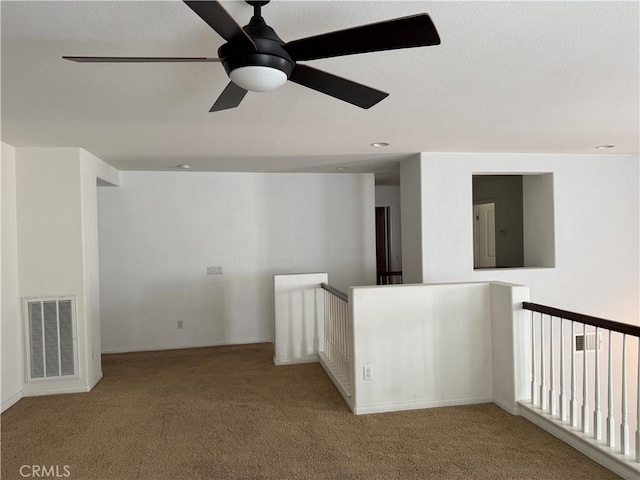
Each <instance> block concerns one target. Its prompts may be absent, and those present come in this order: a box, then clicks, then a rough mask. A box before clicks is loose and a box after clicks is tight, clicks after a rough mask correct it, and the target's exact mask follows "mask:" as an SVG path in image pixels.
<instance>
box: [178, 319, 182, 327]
mask: <svg viewBox="0 0 640 480" xmlns="http://www.w3.org/2000/svg"><path fill="white" fill-rule="evenodd" d="M178 328H182V320H178Z"/></svg>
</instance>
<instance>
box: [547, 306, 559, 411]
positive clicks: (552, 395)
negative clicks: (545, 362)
mask: <svg viewBox="0 0 640 480" xmlns="http://www.w3.org/2000/svg"><path fill="white" fill-rule="evenodd" d="M549 350H550V351H549V413H550V414H551V415H555V414H556V410H557V408H556V405H557V403H558V402H557V400H556V387H555V385H554V381H553V368H554V365H553V317H552V316H551V315H549Z"/></svg>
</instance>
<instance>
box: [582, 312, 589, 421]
mask: <svg viewBox="0 0 640 480" xmlns="http://www.w3.org/2000/svg"><path fill="white" fill-rule="evenodd" d="M588 382H589V377H588V376H587V326H586V325H585V324H584V323H583V324H582V431H583V432H584V433H588V432H589V383H588Z"/></svg>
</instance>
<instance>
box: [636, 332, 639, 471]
mask: <svg viewBox="0 0 640 480" xmlns="http://www.w3.org/2000/svg"><path fill="white" fill-rule="evenodd" d="M636 399H637V400H638V405H637V409H636V419H637V420H638V421H637V425H636V462H640V337H638V389H637V391H636Z"/></svg>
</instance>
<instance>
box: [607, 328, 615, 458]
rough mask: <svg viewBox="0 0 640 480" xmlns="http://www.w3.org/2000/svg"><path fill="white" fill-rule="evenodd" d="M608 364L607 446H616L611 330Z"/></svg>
mask: <svg viewBox="0 0 640 480" xmlns="http://www.w3.org/2000/svg"><path fill="white" fill-rule="evenodd" d="M608 357H609V358H608V362H607V375H608V381H607V445H608V446H609V447H615V446H616V425H615V419H614V417H613V343H612V338H611V330H609V355H608Z"/></svg>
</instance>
